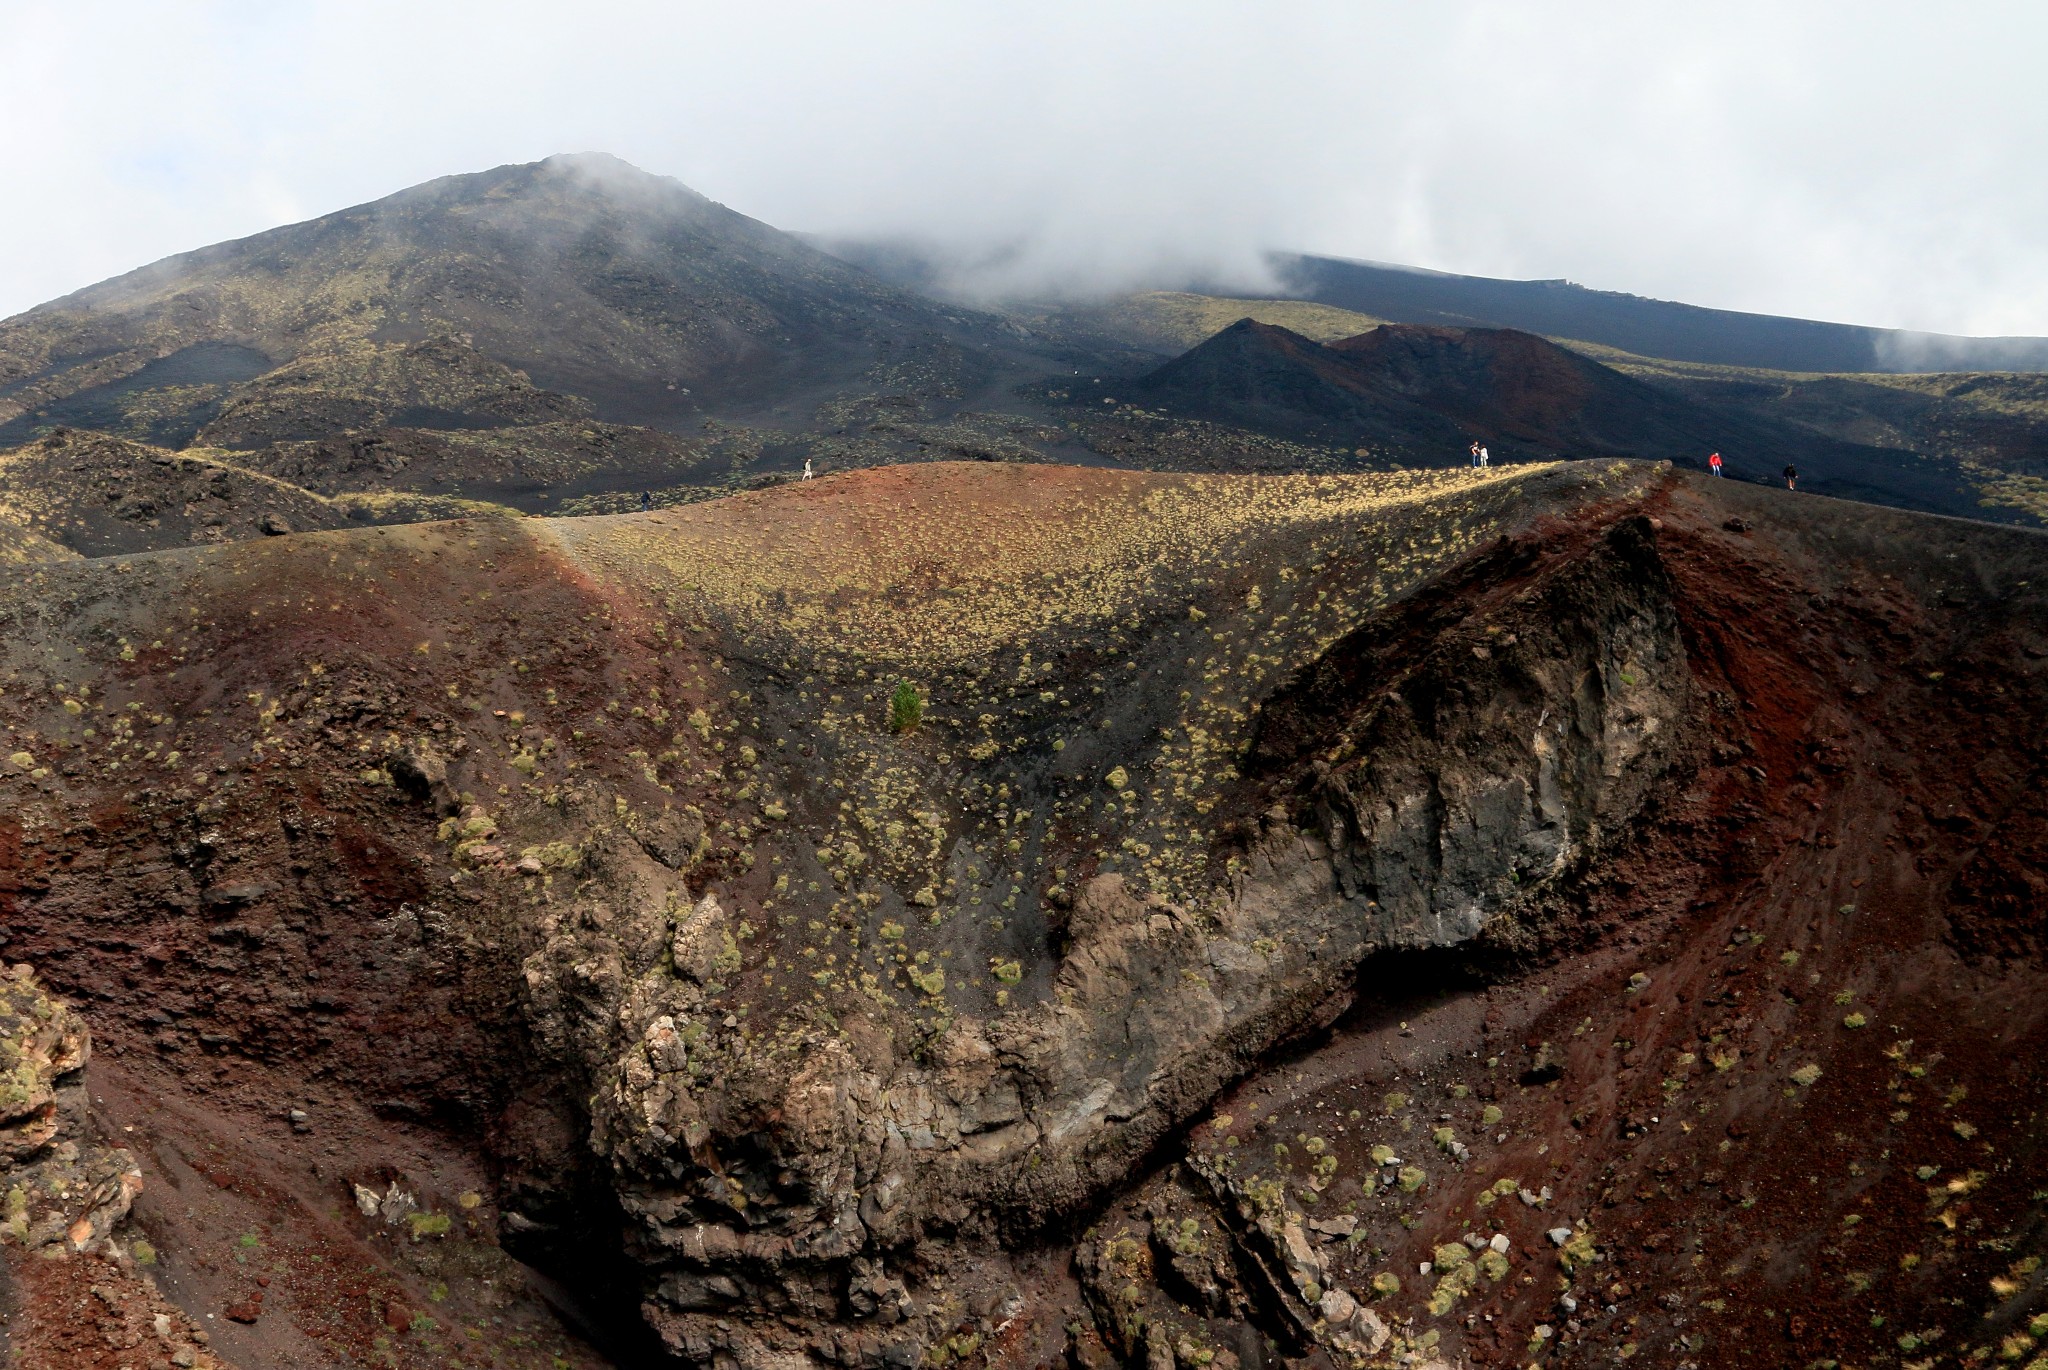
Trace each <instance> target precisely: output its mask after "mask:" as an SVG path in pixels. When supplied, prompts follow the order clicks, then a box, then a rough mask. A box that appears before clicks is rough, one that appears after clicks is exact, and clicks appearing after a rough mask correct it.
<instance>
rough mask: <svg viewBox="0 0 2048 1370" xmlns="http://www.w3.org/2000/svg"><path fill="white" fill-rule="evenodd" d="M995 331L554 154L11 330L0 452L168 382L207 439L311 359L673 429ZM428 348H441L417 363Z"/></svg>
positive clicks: (259, 238) (637, 174)
mask: <svg viewBox="0 0 2048 1370" xmlns="http://www.w3.org/2000/svg"><path fill="white" fill-rule="evenodd" d="M995 331H996V330H994V327H993V324H992V322H989V321H983V320H981V319H979V318H978V317H972V316H970V315H968V314H967V313H966V312H964V311H961V310H958V309H944V308H942V307H940V306H938V305H936V304H933V303H931V302H929V301H926V300H922V299H919V298H917V297H915V296H912V295H909V294H907V293H905V292H902V291H900V290H896V289H894V288H892V287H889V286H886V285H883V284H882V283H881V282H879V281H877V280H875V279H874V278H872V277H869V276H867V275H866V274H864V273H862V272H861V271H859V270H858V269H856V268H854V267H852V266H849V265H847V264H846V263H844V262H841V261H839V260H838V259H836V258H833V257H830V256H828V255H826V254H825V253H822V252H819V251H817V250H815V249H813V248H810V247H807V246H805V245H804V244H803V243H801V242H799V241H797V240H796V239H794V238H792V237H790V236H788V235H787V234H783V233H780V232H777V231H776V230H774V229H772V228H770V227H768V226H767V225H765V224H761V223H758V222H756V221H755V220H752V219H749V218H747V217H745V216H744V215H741V214H737V213H735V212H733V211H732V210H729V209H726V208H724V207H723V206H721V205H717V204H714V203H712V202H711V201H709V200H706V199H705V198H703V197H702V196H700V195H697V194H695V193H694V192H692V191H690V190H688V189H686V188H685V187H683V186H681V185H680V184H678V183H676V182H674V181H671V180H667V179H665V178H661V177H656V176H650V175H648V174H646V173H644V172H641V171H638V170H636V169H635V168H633V167H630V166H628V165H626V164H625V163H623V162H619V161H617V160H616V159H613V158H608V157H602V156H598V155H594V154H589V155H581V156H565V157H552V158H549V159H547V160H546V161H543V162H538V163H533V164H530V165H523V166H505V167H499V168H497V169H495V170H493V171H487V172H480V173H476V174H474V175H465V176H451V177H447V178H444V179H442V180H438V181H432V182H428V183H426V184H424V185H420V186H416V187H413V188H412V189H410V190H406V191H402V192H400V193H398V194H396V195H392V196H389V197H387V198H385V199H382V200H378V201H375V202H373V203H371V204H367V205H360V206H357V207H355V208H352V209H347V210H343V211H340V212H339V213H335V214H329V215H325V216H323V217H321V218H318V219H314V220H311V221H309V222H306V223H302V224H294V225H291V226H289V227H285V228H280V229H274V230H272V231H270V232H267V233H261V234H258V235H256V236H254V237H251V238H245V239H241V240H238V241H235V242H230V243H222V244H219V245H217V246H214V247H209V248H204V249H202V250H200V251H197V252H190V253H186V254H183V255H181V256H177V257H171V258H167V259H165V260H164V261H161V262H158V263H155V264H154V265H151V266H148V267H144V268H142V269H141V270H139V271H135V272H131V273H129V274H128V275H126V276H121V277H117V278H115V279H113V280H110V281H107V282H104V283H102V284H100V285H96V286H93V287H90V288H89V289H86V290H82V291H79V292H78V293H76V294H74V295H69V296H66V297H64V298H63V299H60V300H56V301H52V302H51V303H49V304H46V305H43V306H40V307H38V308H36V309H33V310H30V311H29V312H28V313H26V314H23V315H19V316H17V317H15V318H13V319H9V320H7V321H5V322H4V323H0V420H11V422H8V423H5V424H4V426H0V440H4V439H5V438H6V437H8V436H10V435H16V434H18V433H20V432H22V431H24V428H25V425H28V424H32V423H33V422H34V421H35V419H36V417H37V416H38V415H42V416H44V417H45V419H48V418H49V416H50V415H51V414H52V413H53V412H55V413H58V414H59V416H60V418H61V413H62V411H61V409H60V408H59V406H61V405H62V404H66V403H68V404H69V405H71V406H73V407H74V408H76V407H79V406H88V405H92V404H95V403H98V404H101V405H103V406H104V405H105V404H107V403H123V402H125V403H126V404H127V405H128V406H129V407H133V406H134V405H135V404H136V403H137V400H136V399H135V397H134V396H133V395H123V394H122V393H121V389H122V387H124V386H126V387H130V388H131V389H132V388H133V386H134V385H135V383H136V382H137V381H138V380H142V379H146V378H145V377H143V376H142V375H141V373H142V371H143V369H144V368H145V367H148V366H152V365H153V366H156V367H157V368H159V370H167V371H169V372H170V373H172V375H171V381H172V382H173V383H174V384H175V386H178V387H182V388H184V390H185V391H186V392H187V393H186V394H185V395H184V396H183V398H184V399H185V400H186V401H187V402H188V403H187V408H186V410H185V411H184V415H185V417H186V418H187V420H188V421H190V422H191V426H192V428H193V430H194V431H196V427H197V425H198V423H200V422H209V421H211V420H212V417H213V414H212V412H211V411H210V410H209V407H208V406H214V407H216V408H217V406H218V404H219V402H220V400H221V394H222V391H223V390H226V391H229V392H232V390H233V387H235V386H236V385H238V384H240V383H243V382H246V381H247V380H249V379H250V378H251V374H252V372H253V371H255V370H257V369H259V368H260V369H261V370H268V369H269V368H270V367H274V366H281V365H284V364H286V363H291V362H295V361H299V360H300V359H307V360H306V361H305V363H304V364H303V365H302V366H301V368H300V373H301V374H300V376H299V378H298V380H297V381H296V382H295V383H296V384H297V385H298V386H299V388H300V389H301V390H310V391H318V392H322V393H325V394H327V395H329V396H331V397H332V398H333V400H334V401H335V402H336V403H337V404H343V405H347V404H354V405H356V406H357V407H362V406H365V405H368V406H376V405H378V404H380V403H381V404H388V405H390V406H392V407H394V408H403V407H407V406H418V405H420V404H421V402H422V400H421V396H420V395H419V394H418V393H417V392H419V391H420V390H421V389H422V387H421V386H420V385H418V384H416V383H415V382H414V381H413V379H412V373H413V372H415V371H417V370H421V369H422V368H424V369H425V370H426V371H427V372H429V373H430V374H441V373H446V372H448V371H450V370H451V369H453V370H454V371H456V372H458V373H460V372H464V371H467V372H470V373H475V372H478V371H484V372H488V371H491V370H492V369H493V368H495V369H496V370H497V371H499V372H506V371H510V372H517V373H523V374H522V375H520V376H518V377H509V376H508V377H506V379H505V380H504V381H502V382H499V383H497V384H495V385H487V386H484V387H483V388H484V389H486V390H489V391H492V392H493V393H496V392H500V391H503V390H504V389H505V387H506V386H507V385H516V384H518V383H522V382H524V379H525V377H526V376H531V377H532V378H533V382H532V383H533V384H534V385H537V386H539V387H541V388H543V389H553V390H559V391H563V392H567V393H571V394H576V395H582V396H585V397H587V398H588V399H589V400H591V401H593V402H594V403H595V404H596V405H597V407H598V409H599V411H600V412H601V413H603V414H604V415H605V416H607V417H610V418H614V419H623V420H627V421H636V422H638V421H650V422H656V423H673V422H680V421H681V420H682V419H684V418H686V417H687V416H689V415H691V414H696V413H701V412H703V411H704V410H705V409H706V408H707V407H716V406H721V405H733V404H748V403H766V402H769V401H771V400H773V399H775V398H778V397H780V396H782V395H783V394H784V392H786V391H789V390H791V389H801V390H816V389H818V388H819V387H820V386H821V385H829V384H830V383H831V382H832V381H834V380H844V379H846V378H848V377H851V376H855V375H858V374H859V373H861V372H862V371H864V370H865V369H867V368H868V367H870V366H872V365H874V364H875V363H876V361H877V360H878V358H879V357H880V356H881V354H882V353H883V352H884V351H886V350H888V349H890V348H905V347H908V346H911V345H914V344H916V343H919V342H921V341H924V340H927V339H929V338H931V337H933V336H937V335H959V336H962V337H967V336H972V337H974V338H975V339H976V340H977V342H985V341H987V338H988V336H990V335H992V334H993V333H994V332H995ZM1005 336H1007V335H1005ZM429 340H431V341H432V342H433V344H434V347H433V350H432V352H431V355H427V356H424V357H421V356H413V355H409V354H408V353H407V352H406V351H405V349H407V348H416V347H417V346H418V345H419V344H421V343H423V342H427V341H429ZM394 349H395V350H396V351H394ZM464 354H473V355H464ZM323 370H324V371H325V373H326V374H325V375H321V374H317V373H319V372H321V371H323ZM309 373H310V374H309ZM168 388H171V387H170V386H159V387H156V388H155V389H153V390H151V391H150V392H149V393H151V394H154V395H156V396H157V397H158V401H159V402H160V403H162V402H166V401H165V397H164V391H165V390H166V389H168ZM425 388H426V389H432V387H425ZM444 388H445V387H444ZM464 388H465V387H464V386H461V385H458V386H457V387H455V389H456V391H457V392H458V393H456V394H455V395H454V397H453V398H452V399H451V400H444V401H436V400H435V399H433V398H432V397H431V396H428V397H427V398H426V399H425V401H424V403H425V406H426V407H429V408H431V407H435V406H436V405H437V403H438V404H439V406H440V407H442V408H444V409H447V410H451V411H453V413H454V415H455V416H456V417H455V419H454V423H455V426H464V424H466V423H468V424H470V425H471V426H484V425H482V424H478V423H473V422H472V421H471V420H469V419H465V418H464V417H462V416H464V415H467V414H470V413H471V412H472V410H474V409H475V408H476V406H475V405H473V404H472V403H470V402H469V400H470V396H468V395H466V394H464V393H460V392H462V391H463V390H464ZM467 388H468V389H469V390H474V389H475V388H476V386H475V384H474V382H470V383H468V385H467ZM483 408H484V411H485V412H486V413H487V414H493V415H496V416H497V418H498V421H499V422H502V421H503V417H502V412H501V410H502V406H501V405H500V406H493V405H490V404H486V405H485V406H483ZM168 417H169V416H165V418H166V419H168ZM353 417H358V416H355V415H337V416H336V421H337V422H339V421H346V420H347V419H349V418H353ZM383 417H389V415H388V414H386V415H384V416H383ZM429 426H449V425H448V424H445V423H444V424H430V425H429ZM162 431H163V432H168V431H169V430H168V428H167V427H163V428H162ZM326 435H327V434H326V433H321V434H308V433H306V432H303V431H295V432H293V433H292V434H291V436H293V437H306V436H326ZM187 436H189V434H188V435H187Z"/></svg>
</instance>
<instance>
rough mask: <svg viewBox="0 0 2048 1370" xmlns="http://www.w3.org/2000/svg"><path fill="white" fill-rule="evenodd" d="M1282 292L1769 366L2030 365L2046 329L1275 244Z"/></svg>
mask: <svg viewBox="0 0 2048 1370" xmlns="http://www.w3.org/2000/svg"><path fill="white" fill-rule="evenodd" d="M1273 265H1274V268H1275V270H1276V271H1278V272H1279V274H1280V276H1281V279H1282V280H1283V281H1284V282H1285V283H1286V285H1287V288H1288V293H1289V294H1290V295H1293V296H1296V297H1299V298H1303V299H1310V300H1315V301H1318V302H1319V303H1322V304H1327V305H1333V306H1335V307H1337V308H1339V309H1350V310H1356V311H1358V312H1359V313H1363V314H1371V315H1375V316H1377V317H1379V318H1383V319H1392V320H1395V321H1397V322H1400V323H1415V324H1441V325H1450V326H1454V327H1460V328H1470V327H1489V328H1518V329H1522V330H1525V331H1527V332H1530V333H1541V334H1544V335H1546V336H1548V337H1553V338H1573V339H1578V340H1580V341H1583V342H1589V343H1600V344H1603V345H1605V346H1608V347H1618V348H1621V349H1622V350H1623V351H1626V352H1635V353H1638V354H1640V355H1642V356H1646V357H1663V358H1667V359H1669V360H1672V361H1690V362H1708V363H1712V364H1715V365H1720V366H1749V367H1764V368H1769V369H1772V370H1780V371H1901V372H1904V371H1965V370H1969V371H2041V370H2048V338H1966V337H1954V336H1950V335H1946V334H1936V333H1914V332H1909V331H1906V330H1902V329H1890V328H1868V327H1862V326H1858V325H1853V324H1837V323H1822V322H1820V321H1818V320H1813V319H1793V318H1784V317H1780V316H1776V315H1769V314H1746V313H1741V312H1739V311H1736V310H1729V309H1707V308H1703V307H1701V306H1699V305H1690V304H1679V303H1675V302H1673V301H1669V300H1651V299H1645V298H1643V297H1642V296H1640V295H1626V294H1622V293H1621V292H1619V291H1612V290H1589V289H1587V288H1586V287H1584V286H1581V285H1575V284H1573V283H1572V282H1570V281H1504V280H1495V279H1492V278H1489V277H1483V276H1458V275H1453V274H1451V273H1449V272H1442V271H1425V270H1422V269H1420V268H1417V267H1406V266H1387V265H1383V264H1381V263H1378V262H1361V261H1351V260H1348V259H1345V258H1338V257H1315V256H1301V255H1294V254H1276V255H1275V257H1274V258H1273Z"/></svg>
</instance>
